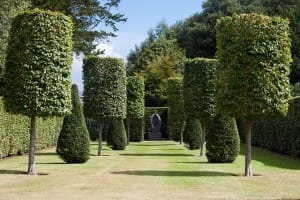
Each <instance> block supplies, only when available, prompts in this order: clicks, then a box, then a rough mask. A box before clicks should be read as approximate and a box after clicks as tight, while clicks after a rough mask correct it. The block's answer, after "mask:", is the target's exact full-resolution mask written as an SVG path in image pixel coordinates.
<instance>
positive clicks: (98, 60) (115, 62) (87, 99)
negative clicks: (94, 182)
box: [83, 56, 126, 155]
mask: <svg viewBox="0 0 300 200" xmlns="http://www.w3.org/2000/svg"><path fill="white" fill-rule="evenodd" d="M83 81H84V93H83V95H84V96H83V102H84V103H83V109H84V114H85V116H86V117H88V118H91V119H94V120H97V121H99V124H100V128H99V130H100V131H99V148H98V155H101V149H102V144H101V143H102V123H103V120H104V119H105V118H107V119H108V118H118V119H124V118H125V117H126V71H125V64H124V61H123V60H122V59H119V58H112V57H98V56H87V57H85V58H84V60H83Z"/></svg>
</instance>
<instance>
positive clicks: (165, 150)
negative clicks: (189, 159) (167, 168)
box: [157, 149, 184, 151]
mask: <svg viewBox="0 0 300 200" xmlns="http://www.w3.org/2000/svg"><path fill="white" fill-rule="evenodd" d="M157 150H161V151H182V150H184V149H157Z"/></svg>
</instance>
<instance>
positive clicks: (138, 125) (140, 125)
mask: <svg viewBox="0 0 300 200" xmlns="http://www.w3.org/2000/svg"><path fill="white" fill-rule="evenodd" d="M127 123H128V121H126V127H127ZM144 130H145V119H144V118H139V119H130V142H142V141H144V135H145V131H144Z"/></svg>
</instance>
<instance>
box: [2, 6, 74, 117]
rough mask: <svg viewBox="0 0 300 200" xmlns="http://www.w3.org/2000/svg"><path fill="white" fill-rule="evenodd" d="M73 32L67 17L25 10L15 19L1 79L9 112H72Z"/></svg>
mask: <svg viewBox="0 0 300 200" xmlns="http://www.w3.org/2000/svg"><path fill="white" fill-rule="evenodd" d="M72 30H73V25H72V21H71V20H70V18H69V17H67V16H65V15H63V14H60V13H53V12H50V11H41V10H32V11H26V12H23V13H21V14H20V15H18V16H17V17H15V18H14V21H13V23H12V28H11V32H12V33H14V34H11V35H10V40H9V41H10V43H9V47H8V54H7V60H6V73H5V76H4V78H5V79H4V80H5V90H4V102H5V107H6V109H7V110H8V111H10V112H13V113H21V114H24V115H27V116H33V115H36V116H48V115H64V114H67V113H69V112H70V109H71V77H70V71H71V62H72Z"/></svg>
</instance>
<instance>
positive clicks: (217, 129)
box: [206, 114, 240, 163]
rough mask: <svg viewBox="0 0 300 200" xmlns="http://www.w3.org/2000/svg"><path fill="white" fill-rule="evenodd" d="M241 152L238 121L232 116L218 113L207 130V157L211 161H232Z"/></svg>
mask: <svg viewBox="0 0 300 200" xmlns="http://www.w3.org/2000/svg"><path fill="white" fill-rule="evenodd" d="M239 152H240V139H239V134H238V129H237V125H236V121H235V119H234V118H232V117H228V116H222V115H220V114H218V115H216V116H215V117H214V118H213V119H212V120H211V122H210V126H209V128H208V132H207V144H206V157H207V159H208V162H211V163H231V162H233V161H234V160H235V159H236V157H237V156H238V155H239Z"/></svg>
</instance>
